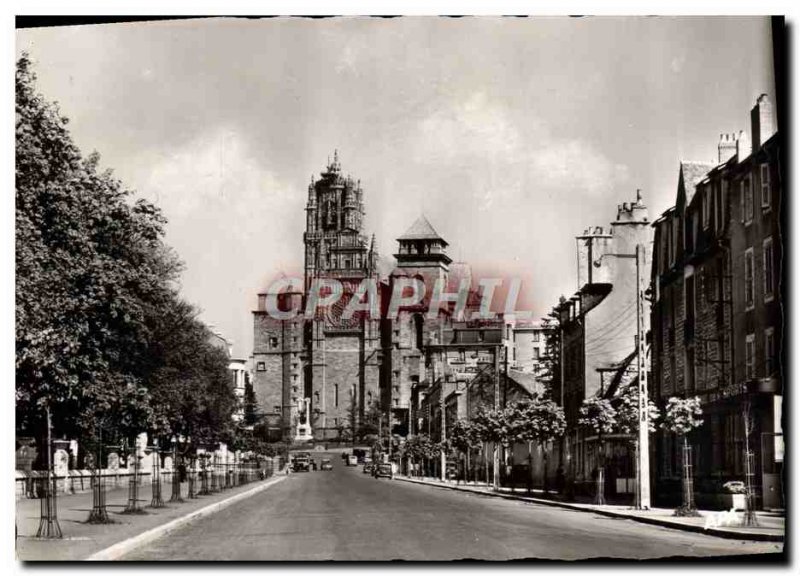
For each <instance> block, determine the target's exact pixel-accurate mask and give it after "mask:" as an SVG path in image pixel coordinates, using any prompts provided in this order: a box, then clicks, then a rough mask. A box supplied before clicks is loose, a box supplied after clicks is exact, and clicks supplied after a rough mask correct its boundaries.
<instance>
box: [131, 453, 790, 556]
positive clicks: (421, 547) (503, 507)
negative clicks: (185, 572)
mask: <svg viewBox="0 0 800 576" xmlns="http://www.w3.org/2000/svg"><path fill="white" fill-rule="evenodd" d="M333 460H334V469H333V470H332V471H325V472H323V471H316V472H306V473H296V474H292V475H291V476H290V477H289V478H287V479H286V480H284V481H283V482H280V483H278V484H277V485H275V486H273V487H271V488H269V489H267V490H266V491H263V492H261V493H259V494H257V495H255V496H253V497H251V498H249V499H247V500H244V501H242V502H238V503H236V504H234V505H232V506H230V507H228V508H226V509H224V510H222V511H220V512H218V513H216V514H213V515H211V516H209V517H207V518H204V519H202V520H199V521H196V522H194V523H192V524H190V525H188V526H186V527H184V528H182V529H180V530H177V531H175V532H173V533H171V534H169V535H167V536H166V537H164V538H162V539H160V540H158V541H157V542H154V543H152V544H150V545H148V546H146V547H143V548H140V549H138V550H135V551H133V552H132V553H130V554H129V555H128V556H126V557H125V558H123V559H124V560H193V561H197V560H312V561H313V560H392V559H404V560H424V561H430V560H453V559H467V558H473V559H485V560H510V559H520V558H529V559H536V558H538V559H565V560H572V559H590V558H639V559H644V558H663V557H670V556H720V555H729V554H758V553H765V552H780V551H781V550H782V544H780V543H767V542H763V543H761V542H748V541H739V540H727V539H723V538H718V537H714V536H705V535H702V534H694V533H689V532H682V531H677V530H670V529H667V528H660V527H657V526H649V525H646V524H641V523H637V522H634V521H631V520H624V519H613V518H607V517H604V516H599V515H596V514H593V513H589V512H579V511H571V510H564V509H560V508H554V507H549V506H542V505H531V504H525V503H520V502H514V501H509V500H504V499H499V498H493V497H489V496H481V495H473V494H464V493H459V492H455V491H450V490H442V489H439V488H433V487H429V486H420V485H417V484H411V483H408V482H401V481H398V480H389V479H375V478H372V476H371V475H367V474H363V473H362V472H361V467H358V468H354V467H345V466H344V465H343V464H342V461H341V459H340V458H338V457H334V458H333Z"/></svg>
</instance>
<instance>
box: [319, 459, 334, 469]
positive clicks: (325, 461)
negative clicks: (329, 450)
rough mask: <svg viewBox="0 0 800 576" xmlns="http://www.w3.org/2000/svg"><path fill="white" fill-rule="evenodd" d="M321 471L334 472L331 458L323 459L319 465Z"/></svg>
mask: <svg viewBox="0 0 800 576" xmlns="http://www.w3.org/2000/svg"><path fill="white" fill-rule="evenodd" d="M319 469H320V470H333V463H332V462H331V459H330V458H323V459H322V462H321V463H320V465H319Z"/></svg>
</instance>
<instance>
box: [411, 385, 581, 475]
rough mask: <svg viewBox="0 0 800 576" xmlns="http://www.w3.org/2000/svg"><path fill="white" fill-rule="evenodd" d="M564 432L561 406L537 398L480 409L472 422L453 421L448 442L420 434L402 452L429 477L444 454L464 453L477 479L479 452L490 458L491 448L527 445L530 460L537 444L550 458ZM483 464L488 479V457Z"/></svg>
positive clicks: (470, 472) (564, 424)
mask: <svg viewBox="0 0 800 576" xmlns="http://www.w3.org/2000/svg"><path fill="white" fill-rule="evenodd" d="M565 429H566V419H565V417H564V411H563V410H562V409H561V407H559V406H558V405H557V404H556V403H555V402H553V401H552V400H550V399H548V398H547V397H546V396H544V395H535V396H533V397H531V398H530V399H527V400H521V401H518V402H514V403H513V404H510V405H508V406H506V407H505V408H499V409H488V408H485V407H481V408H479V409H478V411H477V413H476V414H475V416H474V417H473V418H472V419H470V420H458V421H456V422H454V423H453V425H452V426H451V427H450V429H449V430H448V432H447V435H446V440H445V441H443V442H433V441H432V440H431V439H430V437H428V436H427V435H425V434H420V435H416V436H412V437H411V438H409V440H408V441H407V442H406V443H405V445H404V447H403V449H404V453H405V455H406V456H407V457H408V458H409V459H410V460H411V461H412V462H413V463H417V464H421V465H422V466H423V467H424V472H425V473H426V474H430V467H431V462H432V461H434V460H435V459H437V458H439V457H440V456H441V454H442V453H443V452H444V454H445V455H452V454H453V453H457V454H461V455H463V456H464V457H465V459H466V461H467V465H466V468H467V470H466V472H467V475H471V476H472V477H473V478H475V477H476V471H475V469H474V464H475V462H474V460H472V459H471V457H472V454H473V453H474V452H475V451H476V450H479V449H482V450H483V454H484V455H488V453H489V445H492V446H493V447H495V448H494V449H496V448H497V447H500V446H502V447H503V448H504V449H506V450H508V449H509V448H510V447H511V446H512V445H513V444H516V443H525V444H527V446H528V457H529V458H528V459H529V461H530V456H531V450H532V447H533V446H534V445H535V446H539V447H540V448H541V449H542V450H543V452H544V454H545V458H547V454H548V453H549V449H550V447H551V444H552V442H553V441H554V440H556V439H557V438H560V437H561V436H562V435H563V434H564V431H565ZM484 463H485V466H486V470H485V472H484V477H485V478H488V476H489V472H488V459H487V458H486V457H484ZM496 487H497V486H495V488H496Z"/></svg>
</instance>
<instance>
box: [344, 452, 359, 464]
mask: <svg viewBox="0 0 800 576" xmlns="http://www.w3.org/2000/svg"><path fill="white" fill-rule="evenodd" d="M347 465H348V466H358V458H357V457H356V456H353V455H352V454H351V455H350V456H348V457H347Z"/></svg>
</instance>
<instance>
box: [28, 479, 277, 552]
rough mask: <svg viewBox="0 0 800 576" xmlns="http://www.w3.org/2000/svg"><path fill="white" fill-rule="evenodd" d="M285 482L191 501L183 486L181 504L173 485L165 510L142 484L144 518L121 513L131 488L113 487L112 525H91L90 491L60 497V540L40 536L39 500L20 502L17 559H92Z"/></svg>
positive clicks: (166, 490) (165, 494) (166, 492)
mask: <svg viewBox="0 0 800 576" xmlns="http://www.w3.org/2000/svg"><path fill="white" fill-rule="evenodd" d="M283 478H285V476H284V475H283V474H282V473H277V474H276V475H274V476H272V477H270V478H267V479H266V480H258V481H255V482H251V483H249V484H244V485H241V486H237V487H235V488H228V489H226V490H222V491H220V492H215V493H213V494H210V495H207V496H200V497H198V498H196V499H191V500H190V499H188V498H187V497H186V494H187V492H188V485H187V484H186V483H183V484H182V485H181V495H182V496H183V498H184V501H183V502H176V503H170V502H169V501H168V500H169V498H170V495H171V493H172V486H171V485H170V484H165V485H162V486H161V495H162V498H163V500H164V504H165V507H164V508H151V507H150V501H151V499H152V488H151V486H150V485H149V484H145V485H142V486H139V500H140V502H139V504H140V506H141V507H142V509H143V510H144V512H145V514H122V511H123V510H124V509H125V505H126V504H127V501H128V489H127V487H124V488H123V487H120V488H116V489H111V490H108V491H107V492H106V504H107V510H108V516H109V518H110V519H111V520H113V522H114V523H113V524H87V523H86V519H87V518H88V516H89V512H90V511H91V510H92V492H83V493H79V494H68V495H62V494H59V495H58V522H59V524H60V526H61V532H62V533H63V536H64V537H63V538H62V539H52V540H51V539H47V540H45V539H40V538H36V537H35V536H36V530H37V529H38V527H39V514H40V502H41V501H40V500H38V499H22V500H19V501H17V503H16V512H17V541H16V548H17V558H18V559H19V560H24V561H31V560H32V561H37V560H45V561H47V560H59V561H60V560H85V559H86V558H88V557H89V556H92V555H93V554H96V553H98V552H100V551H101V550H105V549H106V548H108V547H110V546H112V545H115V544H118V543H120V542H122V541H124V540H127V539H129V538H133V537H135V536H139V535H140V534H142V533H144V532H146V531H148V530H151V529H154V528H157V527H159V526H163V525H164V524H166V523H168V522H171V521H173V520H178V519H180V518H184V517H185V516H187V515H189V514H192V513H193V512H197V511H199V510H201V509H203V508H205V507H207V506H209V505H213V504H217V503H222V502H224V501H225V500H228V499H229V498H231V497H233V496H236V495H238V494H243V493H245V492H248V491H250V490H253V489H254V488H256V487H259V486H261V487H263V488H264V489H266V488H267V487H268V486H270V485H272V484H274V483H275V482H278V481H280V480H282V479H283Z"/></svg>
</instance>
